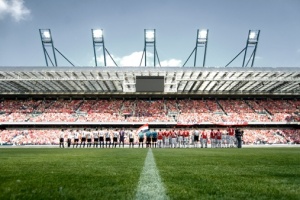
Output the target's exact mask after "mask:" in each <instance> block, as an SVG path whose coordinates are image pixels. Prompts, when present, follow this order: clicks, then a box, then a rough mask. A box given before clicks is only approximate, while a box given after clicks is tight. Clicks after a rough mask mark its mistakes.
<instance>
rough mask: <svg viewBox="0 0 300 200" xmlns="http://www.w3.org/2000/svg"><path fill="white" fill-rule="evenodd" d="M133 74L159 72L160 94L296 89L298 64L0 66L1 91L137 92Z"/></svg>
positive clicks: (271, 92)
mask: <svg viewBox="0 0 300 200" xmlns="http://www.w3.org/2000/svg"><path fill="white" fill-rule="evenodd" d="M136 76H163V77H164V92H161V93H157V92H156V94H161V95H164V94H185V95H189V94H193V95H197V94H199V95H201V94H209V95H223V94H224V95H241V94H242V95H243V94H244V95H247V94H251V95H291V96H295V95H300V70H299V68H296V67H290V68H283V67H281V68H271V67H270V68H269V67H263V68H257V67H256V68H241V67H228V68H224V67H201V68H200V67H0V94H2V95H4V94H17V95H22V94H45V95H48V94H49V95H51V94H52V95H53V94H82V95H85V94H96V95H97V94H120V95H124V94H130V93H131V94H138V93H137V92H136Z"/></svg>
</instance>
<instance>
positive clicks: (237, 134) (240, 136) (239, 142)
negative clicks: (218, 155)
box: [235, 128, 244, 148]
mask: <svg viewBox="0 0 300 200" xmlns="http://www.w3.org/2000/svg"><path fill="white" fill-rule="evenodd" d="M243 134H244V131H242V130H240V129H238V128H236V129H235V137H236V140H237V148H242V139H243Z"/></svg>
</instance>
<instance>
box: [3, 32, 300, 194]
mask: <svg viewBox="0 0 300 200" xmlns="http://www.w3.org/2000/svg"><path fill="white" fill-rule="evenodd" d="M92 31H93V37H94V38H93V39H94V43H93V44H94V53H95V58H96V46H97V45H98V46H99V45H100V47H101V48H102V50H103V54H105V55H106V54H108V56H109V52H108V51H107V49H106V48H105V47H104V39H103V38H102V31H100V32H99V30H92ZM151 31H153V30H151ZM40 34H41V40H42V45H43V51H44V55H45V61H46V65H47V67H42V66H41V67H0V93H1V102H0V126H1V130H0V135H1V147H2V148H0V152H1V156H0V159H1V163H2V164H1V167H0V171H1V180H2V183H1V186H0V193H1V194H0V198H1V199H58V198H59V199H111V198H113V199H241V198H246V199H298V198H299V195H300V194H299V190H298V187H299V183H300V182H299V173H300V172H299V148H297V147H298V145H297V144H299V142H300V131H299V130H300V129H299V125H300V124H299V122H300V112H299V109H300V100H299V95H300V73H299V70H298V68H293V67H290V68H289V67H263V68H259V67H253V63H254V59H255V51H256V45H257V43H258V35H259V32H257V31H256V32H253V31H251V30H250V31H249V35H248V39H247V46H246V47H245V48H244V49H243V50H242V51H241V52H240V53H239V55H240V54H241V53H243V52H244V55H245V56H244V61H243V66H242V67H205V56H206V45H207V34H208V30H207V31H206V32H205V34H203V32H201V31H200V32H199V30H198V33H197V35H198V36H199V38H198V39H197V42H196V47H195V49H194V50H193V52H192V53H191V55H190V57H191V56H192V54H193V53H195V58H194V64H195V65H194V66H193V67H185V66H182V67H161V66H159V65H160V64H159V58H158V55H157V52H156V49H155V30H154V32H152V33H151V34H150V36H149V33H147V30H146V29H145V48H144V54H143V57H142V58H141V63H142V61H144V62H145V66H138V67H134V66H133V67H122V66H121V67H118V66H114V67H108V66H97V65H98V63H97V59H95V66H96V67H76V66H72V67H61V66H57V61H56V57H55V52H58V53H60V54H61V55H62V56H63V57H64V58H65V59H67V58H66V57H65V56H64V55H63V54H62V53H61V52H60V51H58V50H57V49H56V48H55V47H54V45H53V40H52V38H51V32H50V30H47V29H46V30H40ZM253 34H254V35H253ZM248 45H249V46H251V45H252V46H253V45H254V46H253V47H254V51H253V52H252V54H251V55H250V56H248V57H247V56H246V55H247V51H246V49H247V48H248ZM49 46H50V49H51V48H52V50H53V51H52V52H53V55H52V59H51V55H49V54H51V53H52V52H51V51H47V50H46V49H47V48H49ZM201 47H204V48H205V51H204V55H203V66H201V67H199V66H196V59H197V49H198V48H201ZM148 48H152V49H153V55H154V61H153V63H154V66H147V65H146V63H147V62H146V58H147V53H149V52H148V50H147V49H148ZM248 53H249V52H248ZM239 55H237V56H239ZM190 57H189V58H190ZM156 58H157V62H158V64H155V63H156ZM189 58H188V59H189ZM246 58H247V59H249V60H248V62H247V64H248V63H252V64H251V67H247V64H246V65H245V63H246V62H245V61H246ZM104 59H105V56H104ZM68 61H69V60H68ZM250 61H251V62H250ZM49 63H52V65H53V66H50V67H49V66H48V64H49ZM70 63H71V62H70ZM104 63H106V61H105V60H104ZM71 64H72V63H71ZM229 64H230V63H229ZM144 127H147V128H146V129H147V130H148V129H150V130H152V131H157V132H158V133H159V132H161V131H164V130H165V131H167V130H172V134H173V133H174V134H173V135H172V141H171V140H170V143H169V144H167V140H168V139H166V138H164V143H163V146H158V145H157V146H156V144H155V146H154V144H153V145H152V146H148V145H147V148H146V144H145V146H139V144H140V141H139V136H138V134H139V133H140V130H141V129H143V128H144ZM229 127H239V128H240V129H242V130H243V132H244V135H243V146H245V147H260V148H243V150H242V151H241V149H238V148H226V147H229V143H228V142H226V141H225V142H224V143H223V142H222V144H221V143H220V146H217V145H215V146H213V142H212V141H213V140H212V138H208V148H202V149H200V143H199V142H198V141H197V140H194V138H195V137H194V136H195V134H196V132H197V131H199V132H201V134H200V135H201V137H202V136H203V133H204V131H206V132H208V133H209V132H210V130H211V129H213V130H221V132H222V133H223V136H224V135H226V134H228V133H227V130H228V128H229ZM98 130H107V131H109V132H108V133H110V134H111V135H110V136H109V137H111V138H115V136H114V135H113V134H114V133H115V132H116V131H117V134H119V132H118V131H119V130H124V131H125V146H124V143H123V146H120V143H121V142H120V141H119V140H118V139H117V140H116V142H117V144H116V146H113V145H112V146H110V143H109V146H107V142H106V146H104V144H103V146H102V147H101V144H100V146H99V147H100V148H98V132H97V131H98ZM182 130H184V131H186V132H189V135H188V137H187V138H188V139H187V140H185V143H184V145H180V141H179V138H180V132H181V131H182ZM62 131H65V132H63V133H62ZM148 131H149V130H148ZM76 132H78V133H80V134H81V135H83V134H86V132H89V134H90V135H91V136H92V135H93V136H94V137H91V138H90V141H88V143H90V144H93V146H92V145H91V146H88V144H87V146H86V147H87V148H84V147H85V144H83V147H82V146H81V144H80V146H77V145H76V148H75V146H74V145H75V140H76V136H75V134H76ZM199 132H198V133H199ZM94 133H96V135H97V140H96V137H95V135H94ZM132 133H133V135H134V136H133V137H132V136H131V135H130V134H132ZM99 134H100V132H99ZM120 134H121V133H120ZM200 135H199V136H200ZM173 136H174V138H175V140H173V139H174V138H173ZM177 136H178V139H177ZM223 136H222V137H223ZM100 137H101V135H100ZM116 137H119V136H116ZM131 137H132V141H133V146H131V147H130V145H129V146H128V144H130V140H131ZM164 137H167V136H164ZM169 137H170V136H169ZM62 138H63V140H61V139H62ZM82 138H83V137H81V138H79V139H81V140H83V139H82ZM69 139H70V140H69ZM88 139H89V138H88ZM158 139H159V138H158ZM201 139H202V138H201ZM68 140H69V141H70V144H71V146H67V144H65V142H66V141H68ZM69 141H68V142H69ZM174 141H175V142H174ZM96 143H97V144H96ZM143 143H146V141H145V140H144V141H143ZM95 144H96V146H95ZM176 145H178V146H176ZM3 147H7V148H3ZM34 147H39V148H34ZM49 147H50V148H49ZM58 147H64V148H63V149H62V148H58ZM68 147H69V148H68ZM77 147H78V148H77ZM88 147H90V148H88ZM114 147H115V148H114ZM127 147H130V148H127ZM201 147H204V146H202V144H201ZM221 147H222V148H221ZM234 147H235V146H234ZM264 147H268V148H264ZM274 147H275V148H274ZM278 147H289V148H278ZM29 177H30V178H29Z"/></svg>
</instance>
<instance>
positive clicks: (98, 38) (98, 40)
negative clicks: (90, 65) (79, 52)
mask: <svg viewBox="0 0 300 200" xmlns="http://www.w3.org/2000/svg"><path fill="white" fill-rule="evenodd" d="M92 39H93V47H94V58H95V66H98V61H97V51H99V49H98V48H97V47H100V49H102V54H103V62H104V66H106V53H107V54H108V55H109V56H110V58H111V60H112V61H113V62H114V63H115V65H116V66H118V65H117V63H116V62H115V61H114V59H113V58H112V56H111V55H110V53H109V52H108V50H107V49H106V48H105V45H104V35H103V29H92Z"/></svg>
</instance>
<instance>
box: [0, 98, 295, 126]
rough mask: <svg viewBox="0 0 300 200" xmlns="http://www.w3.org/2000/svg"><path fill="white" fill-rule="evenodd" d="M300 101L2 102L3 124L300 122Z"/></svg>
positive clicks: (0, 113)
mask: <svg viewBox="0 0 300 200" xmlns="http://www.w3.org/2000/svg"><path fill="white" fill-rule="evenodd" d="M299 108H300V101H299V100H273V99H264V100H242V99H226V100H224V99H214V100H212V99H206V100H201V99H199V100H195V99H194V100H192V99H180V100H174V99H167V100H166V99H157V100H149V99H146V100H143V99H136V100H113V99H104V100H103V99H101V100H62V99H60V100H2V101H1V102H0V122H137V121H142V122H178V123H182V124H184V123H187V124H189V123H202V122H211V123H220V122H238V123H239V122H299V121H300V115H299V113H300V112H299Z"/></svg>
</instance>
